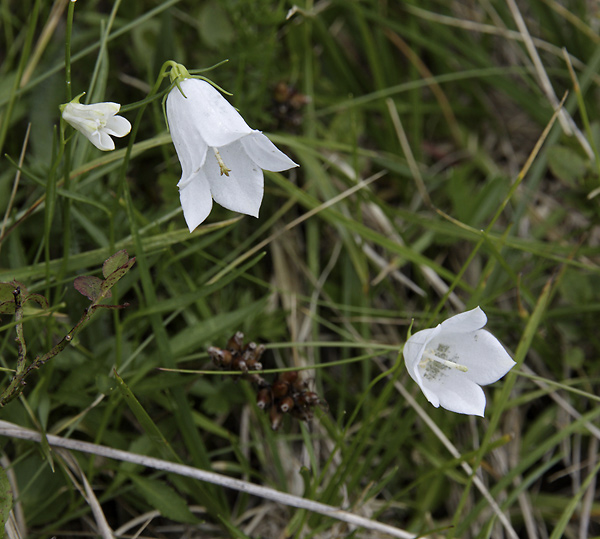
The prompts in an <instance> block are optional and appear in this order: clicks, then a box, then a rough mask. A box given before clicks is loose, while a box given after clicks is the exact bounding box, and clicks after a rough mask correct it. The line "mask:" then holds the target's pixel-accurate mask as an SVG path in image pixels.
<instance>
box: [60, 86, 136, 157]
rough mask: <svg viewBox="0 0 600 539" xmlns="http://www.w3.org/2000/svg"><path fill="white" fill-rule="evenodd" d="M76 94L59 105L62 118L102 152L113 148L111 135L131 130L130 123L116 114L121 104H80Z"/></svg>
mask: <svg viewBox="0 0 600 539" xmlns="http://www.w3.org/2000/svg"><path fill="white" fill-rule="evenodd" d="M82 95H83V94H80V95H78V96H77V97H76V98H75V99H73V101H71V102H70V103H66V104H64V105H61V106H60V110H61V112H62V117H63V119H64V120H65V121H66V122H68V123H69V124H70V125H71V126H73V127H74V128H75V129H77V131H79V132H80V133H83V134H84V135H85V136H86V137H87V138H88V139H89V141H90V142H91V143H92V144H93V145H94V146H96V148H98V149H99V150H102V151H104V152H106V151H110V150H114V149H115V143H114V142H113V139H111V138H110V137H111V135H112V136H113V137H124V136H125V135H127V134H128V133H129V132H130V131H131V124H130V123H129V121H128V120H126V119H125V118H123V117H122V116H117V115H116V114H117V112H119V110H120V108H121V105H119V104H118V103H110V102H107V103H93V104H91V105H82V104H81V103H79V98H80V97H81V96H82Z"/></svg>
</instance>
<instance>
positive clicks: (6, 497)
mask: <svg viewBox="0 0 600 539" xmlns="http://www.w3.org/2000/svg"><path fill="white" fill-rule="evenodd" d="M12 502H13V497H12V491H11V490H10V483H9V482H8V476H7V475H6V471H5V470H4V468H2V466H0V539H2V538H3V537H4V526H5V525H6V522H7V521H8V515H9V513H10V510H11V509H12Z"/></svg>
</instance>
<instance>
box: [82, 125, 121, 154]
mask: <svg viewBox="0 0 600 539" xmlns="http://www.w3.org/2000/svg"><path fill="white" fill-rule="evenodd" d="M88 139H89V141H90V142H91V143H92V144H93V145H94V146H96V148H98V149H99V150H102V151H103V152H110V151H112V150H114V149H115V142H114V141H113V139H111V138H110V136H109V135H108V133H106V132H105V131H104V130H101V131H95V132H94V133H92V134H91V135H90V136H89V137H88Z"/></svg>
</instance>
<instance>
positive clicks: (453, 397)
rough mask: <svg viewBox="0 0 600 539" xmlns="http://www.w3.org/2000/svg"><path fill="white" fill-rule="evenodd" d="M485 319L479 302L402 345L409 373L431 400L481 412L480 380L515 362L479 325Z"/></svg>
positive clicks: (482, 382)
mask: <svg viewBox="0 0 600 539" xmlns="http://www.w3.org/2000/svg"><path fill="white" fill-rule="evenodd" d="M486 321H487V317H486V316H485V313H484V312H483V311H482V310H481V309H480V308H479V307H477V308H476V309H473V310H471V311H468V312H466V313H461V314H458V315H456V316H453V317H451V318H449V319H448V320H446V321H444V322H442V323H441V324H439V325H438V326H437V327H435V328H432V329H425V330H422V331H419V332H417V333H415V334H414V335H413V336H412V337H411V338H410V339H408V341H407V343H406V344H405V345H404V351H403V354H404V358H405V362H406V368H407V370H408V373H409V374H410V376H411V378H412V379H413V380H414V381H415V382H417V384H419V387H420V388H421V390H422V391H423V393H424V394H425V396H426V397H427V400H429V402H431V404H433V405H434V406H436V407H438V406H442V407H443V408H446V409H447V410H450V411H452V412H457V413H461V414H470V415H480V416H483V413H484V410H485V394H484V392H483V390H482V389H481V387H480V386H481V385H486V384H491V383H492V382H495V381H497V380H499V379H500V378H502V377H503V376H504V375H505V374H506V373H507V372H508V371H509V370H510V369H512V367H514V365H515V362H514V361H513V360H512V358H511V357H510V356H509V355H508V353H507V352H506V350H505V349H504V347H503V346H502V344H500V341H498V339H496V337H494V336H493V335H492V334H491V333H489V332H488V331H486V330H484V329H481V328H482V327H483V326H484V325H485V323H486Z"/></svg>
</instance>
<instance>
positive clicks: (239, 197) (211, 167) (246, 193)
mask: <svg viewBox="0 0 600 539" xmlns="http://www.w3.org/2000/svg"><path fill="white" fill-rule="evenodd" d="M218 151H219V154H220V156H221V159H222V160H223V163H224V164H225V166H226V167H227V168H228V169H230V172H229V176H226V175H225V174H221V169H220V167H219V164H218V162H217V158H216V157H215V156H214V155H211V153H212V152H213V150H211V149H209V150H208V154H207V157H206V164H205V166H204V170H205V171H206V176H207V178H208V181H209V182H210V191H211V193H212V196H213V198H214V199H215V201H216V202H218V203H219V204H220V205H221V206H223V207H224V208H227V209H228V210H232V211H237V212H239V213H245V214H247V215H252V216H253V217H258V211H259V210H260V205H261V202H262V198H263V193H264V177H263V171H262V169H261V168H260V167H259V166H258V165H256V164H255V163H254V162H253V161H252V160H251V159H250V157H248V155H247V154H246V152H245V151H244V149H243V147H242V144H241V143H240V142H239V141H238V142H234V143H233V144H230V145H229V146H224V147H223V148H219V150H218Z"/></svg>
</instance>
